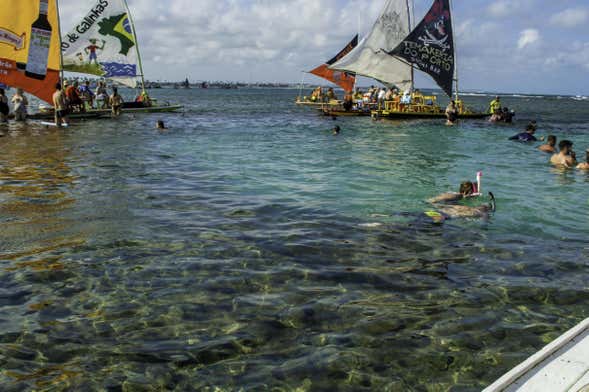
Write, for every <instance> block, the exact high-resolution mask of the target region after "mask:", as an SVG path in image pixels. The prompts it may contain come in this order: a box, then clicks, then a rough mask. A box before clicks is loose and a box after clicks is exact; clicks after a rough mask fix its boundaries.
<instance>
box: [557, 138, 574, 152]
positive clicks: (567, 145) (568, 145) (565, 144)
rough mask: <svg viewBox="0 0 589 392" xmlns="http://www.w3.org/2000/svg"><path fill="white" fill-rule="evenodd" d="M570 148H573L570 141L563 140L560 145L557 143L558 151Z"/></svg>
mask: <svg viewBox="0 0 589 392" xmlns="http://www.w3.org/2000/svg"><path fill="white" fill-rule="evenodd" d="M572 147H573V142H571V141H570V140H563V141H561V142H560V143H558V148H559V150H564V149H565V148H572Z"/></svg>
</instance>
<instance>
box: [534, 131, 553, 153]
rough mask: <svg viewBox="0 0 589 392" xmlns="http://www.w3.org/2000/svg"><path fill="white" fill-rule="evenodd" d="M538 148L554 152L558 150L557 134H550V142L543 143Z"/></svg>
mask: <svg viewBox="0 0 589 392" xmlns="http://www.w3.org/2000/svg"><path fill="white" fill-rule="evenodd" d="M538 150H540V151H542V152H547V153H550V154H554V153H555V152H556V136H554V135H549V136H548V142H547V143H546V144H543V145H541V146H540V147H538Z"/></svg>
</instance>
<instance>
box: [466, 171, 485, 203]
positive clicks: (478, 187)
mask: <svg viewBox="0 0 589 392" xmlns="http://www.w3.org/2000/svg"><path fill="white" fill-rule="evenodd" d="M472 185H473V188H474V189H473V192H472V194H471V195H469V197H478V196H482V195H483V172H482V171H480V172H477V183H476V184H472Z"/></svg>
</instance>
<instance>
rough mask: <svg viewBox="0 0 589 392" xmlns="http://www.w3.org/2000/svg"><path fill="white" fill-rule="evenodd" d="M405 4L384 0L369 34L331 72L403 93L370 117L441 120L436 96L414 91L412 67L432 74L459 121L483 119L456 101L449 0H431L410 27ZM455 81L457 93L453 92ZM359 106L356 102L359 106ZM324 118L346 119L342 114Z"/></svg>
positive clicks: (408, 7)
mask: <svg viewBox="0 0 589 392" xmlns="http://www.w3.org/2000/svg"><path fill="white" fill-rule="evenodd" d="M411 9H412V4H410V1H409V0H388V1H387V2H386V4H385V7H384V9H383V11H382V13H381V14H380V16H379V18H378V20H377V21H376V23H375V25H374V27H373V29H372V31H371V32H370V34H368V35H367V36H366V37H365V38H364V39H363V40H362V42H360V44H359V45H358V46H357V47H356V48H354V50H352V51H351V52H350V53H348V54H347V55H346V56H344V57H343V58H342V59H340V60H339V61H337V62H335V63H334V64H331V65H329V68H330V69H332V70H337V71H341V72H354V73H355V74H357V75H363V76H367V77H369V78H372V79H375V80H378V81H380V82H381V83H383V84H385V85H386V86H388V87H395V88H397V89H398V90H400V92H403V94H398V95H397V96H396V97H395V98H394V99H393V100H389V101H385V102H382V103H381V104H380V106H379V107H378V108H377V109H375V110H373V111H372V115H373V116H374V117H387V118H393V119H398V118H443V117H445V110H444V109H443V108H441V107H440V106H439V105H438V104H437V97H436V96H424V95H422V94H420V93H419V92H418V91H417V90H415V88H414V80H415V77H414V72H415V69H417V70H419V71H422V72H425V73H427V74H429V75H430V76H432V78H433V79H434V80H435V81H436V83H437V84H438V85H439V86H440V88H442V90H443V91H444V92H445V93H446V94H447V95H448V97H450V98H452V96H453V94H454V93H455V101H456V106H457V109H458V117H459V118H484V117H486V116H487V114H486V113H479V112H475V111H473V110H470V109H468V108H467V107H466V105H465V104H464V102H462V100H460V97H459V94H458V77H457V67H456V61H455V59H456V56H455V46H454V34H453V28H452V16H451V7H450V2H449V0H435V1H434V3H433V5H432V7H431V9H430V10H429V12H428V13H427V14H426V15H425V17H424V18H423V20H422V21H421V22H420V23H419V24H418V25H417V26H416V27H415V28H414V29H413V30H411V29H410V26H411V25H412V17H411ZM454 82H456V83H455V84H456V90H454ZM357 104H358V103H357ZM327 114H332V115H344V113H342V112H341V111H340V110H329V112H328V113H327Z"/></svg>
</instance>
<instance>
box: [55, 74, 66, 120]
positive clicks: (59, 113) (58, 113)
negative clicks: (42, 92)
mask: <svg viewBox="0 0 589 392" xmlns="http://www.w3.org/2000/svg"><path fill="white" fill-rule="evenodd" d="M53 108H54V111H55V126H57V127H58V128H61V127H62V125H67V100H66V98H65V93H64V92H63V90H62V88H61V83H56V84H55V92H54V93H53Z"/></svg>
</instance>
